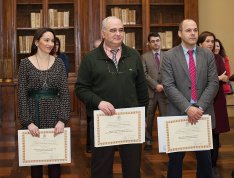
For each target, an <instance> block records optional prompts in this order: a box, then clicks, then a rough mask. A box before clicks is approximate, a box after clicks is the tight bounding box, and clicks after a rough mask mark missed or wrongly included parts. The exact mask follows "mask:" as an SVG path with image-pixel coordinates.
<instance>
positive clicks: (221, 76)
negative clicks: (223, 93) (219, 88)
mask: <svg viewBox="0 0 234 178" xmlns="http://www.w3.org/2000/svg"><path fill="white" fill-rule="evenodd" d="M219 81H223V82H228V76H227V75H226V71H224V73H222V74H221V75H219Z"/></svg>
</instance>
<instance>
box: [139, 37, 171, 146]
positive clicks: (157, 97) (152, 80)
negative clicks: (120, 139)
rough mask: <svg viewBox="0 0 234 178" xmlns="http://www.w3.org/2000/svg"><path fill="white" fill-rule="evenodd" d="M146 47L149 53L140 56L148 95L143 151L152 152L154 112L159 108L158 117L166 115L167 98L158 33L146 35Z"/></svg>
mask: <svg viewBox="0 0 234 178" xmlns="http://www.w3.org/2000/svg"><path fill="white" fill-rule="evenodd" d="M148 45H149V48H150V51H148V52H146V53H144V54H143V55H142V56H141V60H142V64H143V68H144V72H145V78H146V81H147V84H148V93H149V105H148V110H147V117H146V132H145V139H146V142H145V147H144V149H145V150H152V140H153V139H152V130H153V121H154V118H155V112H156V110H157V108H159V112H160V115H161V116H165V115H166V107H167V98H166V96H165V93H164V90H163V85H162V84H161V76H160V63H161V60H162V58H163V51H161V39H160V36H159V34H158V33H150V34H149V35H148Z"/></svg>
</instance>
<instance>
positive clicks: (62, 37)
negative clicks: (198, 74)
mask: <svg viewBox="0 0 234 178" xmlns="http://www.w3.org/2000/svg"><path fill="white" fill-rule="evenodd" d="M56 37H58V38H59V40H60V52H65V46H66V35H56Z"/></svg>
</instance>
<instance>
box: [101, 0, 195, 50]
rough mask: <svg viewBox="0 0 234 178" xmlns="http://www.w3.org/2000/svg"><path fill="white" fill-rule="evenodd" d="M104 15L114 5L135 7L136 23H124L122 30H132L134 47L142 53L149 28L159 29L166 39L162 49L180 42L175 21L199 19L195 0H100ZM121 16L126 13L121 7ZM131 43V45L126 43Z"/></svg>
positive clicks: (114, 7) (177, 22)
mask: <svg viewBox="0 0 234 178" xmlns="http://www.w3.org/2000/svg"><path fill="white" fill-rule="evenodd" d="M102 4H103V6H104V7H103V9H105V12H104V14H103V15H104V16H103V18H104V17H106V16H110V15H115V13H112V11H113V9H116V8H119V9H129V10H135V14H136V24H128V23H125V24H124V28H125V33H132V32H133V33H135V39H134V40H133V41H135V43H136V44H135V48H136V49H137V50H138V51H139V52H140V53H143V52H145V51H147V50H148V48H147V45H146V43H147V36H148V34H149V33H150V32H160V33H161V34H162V36H163V39H164V41H165V45H164V46H163V49H164V50H168V49H170V48H171V47H173V46H176V45H178V44H179V43H180V39H179V37H178V35H177V33H178V24H179V23H180V22H181V20H183V19H184V18H192V19H194V20H195V21H196V22H197V23H198V15H197V14H198V7H197V6H198V1H197V0H103V2H102ZM119 13H120V17H122V16H125V15H124V12H123V11H120V12H119ZM129 46H130V45H129Z"/></svg>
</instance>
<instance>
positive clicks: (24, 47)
mask: <svg viewBox="0 0 234 178" xmlns="http://www.w3.org/2000/svg"><path fill="white" fill-rule="evenodd" d="M56 36H57V37H58V38H59V39H60V51H61V52H65V40H66V36H65V35H56ZM32 41H33V36H19V53H30V52H31V46H32Z"/></svg>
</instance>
